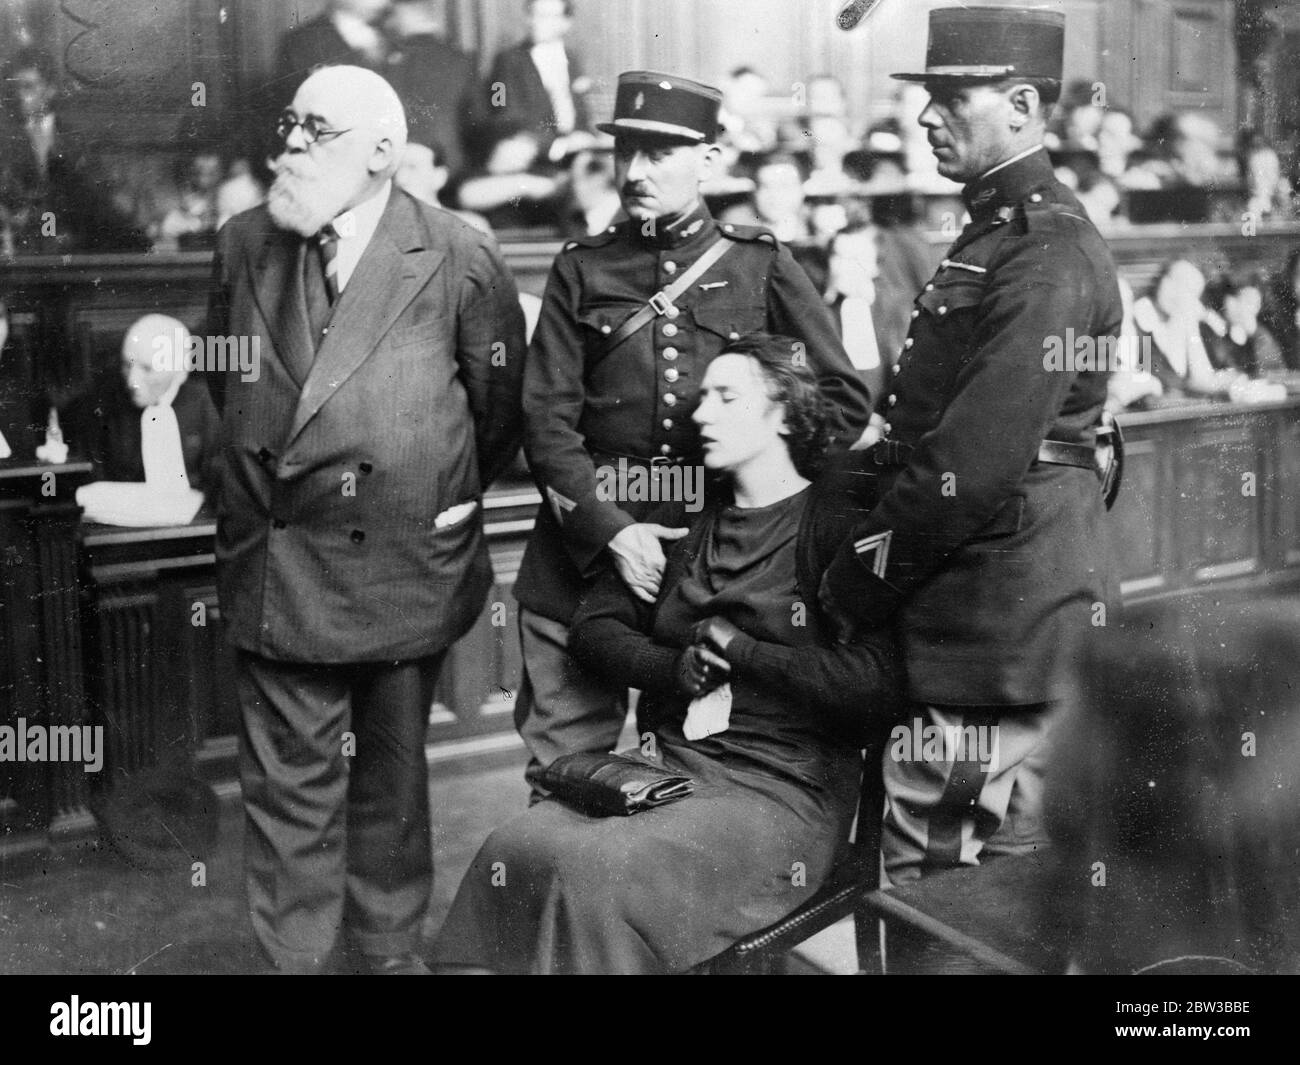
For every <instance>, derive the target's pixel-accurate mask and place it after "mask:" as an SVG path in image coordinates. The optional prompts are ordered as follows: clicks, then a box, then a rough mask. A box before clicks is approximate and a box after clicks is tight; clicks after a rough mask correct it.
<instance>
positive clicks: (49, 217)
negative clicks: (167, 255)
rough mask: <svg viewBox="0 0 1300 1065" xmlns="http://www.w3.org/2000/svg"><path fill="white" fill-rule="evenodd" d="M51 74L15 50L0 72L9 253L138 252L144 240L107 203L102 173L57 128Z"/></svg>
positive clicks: (41, 55)
mask: <svg viewBox="0 0 1300 1065" xmlns="http://www.w3.org/2000/svg"><path fill="white" fill-rule="evenodd" d="M58 100H59V82H58V69H57V67H56V65H55V63H54V59H53V57H52V56H50V55H49V53H47V52H43V51H41V50H40V49H36V48H20V49H19V50H18V51H17V52H15V53H14V55H13V56H12V57H11V58H10V59H9V61H8V62H7V63H6V64H5V65H4V67H3V68H0V216H3V217H4V218H7V220H8V228H9V232H10V237H9V239H10V240H11V241H12V244H13V247H14V250H15V251H17V252H28V253H31V254H39V253H46V254H62V253H67V252H76V251H143V250H145V249H147V248H148V246H149V245H148V238H147V237H146V236H145V234H144V232H143V231H142V230H141V228H140V227H138V226H137V225H136V224H135V223H134V221H133V220H132V218H131V217H130V215H129V214H128V213H127V212H125V211H124V210H123V209H122V207H120V206H119V205H118V203H117V202H116V201H115V199H114V190H113V189H112V188H110V187H109V185H108V183H107V181H106V180H105V177H104V169H103V167H102V166H100V165H99V164H98V162H97V161H96V160H95V159H94V158H93V157H92V156H91V155H90V154H89V153H88V152H86V151H83V150H82V149H81V148H80V147H79V146H78V145H77V144H76V142H75V141H74V140H73V139H72V138H71V137H70V136H69V134H68V132H67V130H65V129H64V125H63V120H62V116H61V115H60V112H59V108H58Z"/></svg>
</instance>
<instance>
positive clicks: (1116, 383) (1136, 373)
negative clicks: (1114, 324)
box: [1106, 276, 1165, 414]
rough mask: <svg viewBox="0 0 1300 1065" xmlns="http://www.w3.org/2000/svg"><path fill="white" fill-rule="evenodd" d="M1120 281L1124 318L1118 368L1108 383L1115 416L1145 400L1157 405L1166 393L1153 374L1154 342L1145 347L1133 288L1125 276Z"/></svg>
mask: <svg viewBox="0 0 1300 1065" xmlns="http://www.w3.org/2000/svg"><path fill="white" fill-rule="evenodd" d="M1116 282H1117V284H1118V285H1119V299H1120V303H1121V304H1122V305H1123V308H1124V317H1123V321H1122V322H1121V324H1120V329H1119V338H1118V340H1119V344H1118V348H1117V356H1118V358H1117V363H1118V365H1116V366H1115V368H1114V372H1113V373H1112V374H1111V375H1110V379H1109V380H1108V381H1107V382H1106V409H1107V410H1108V411H1110V412H1111V413H1112V414H1114V413H1115V412H1117V411H1121V410H1123V409H1124V408H1125V407H1130V406H1135V405H1137V404H1139V403H1140V402H1142V401H1144V400H1145V401H1147V403H1148V404H1152V403H1155V402H1156V401H1157V400H1158V399H1159V397H1160V396H1162V395H1163V394H1164V391H1165V388H1164V385H1162V384H1161V383H1160V380H1159V378H1157V377H1156V375H1155V374H1153V373H1152V372H1151V365H1150V361H1151V360H1150V359H1148V358H1147V352H1148V351H1149V350H1150V342H1149V340H1148V341H1147V342H1146V344H1145V345H1144V344H1143V338H1142V337H1141V335H1140V334H1139V333H1138V327H1137V323H1135V322H1134V321H1133V307H1134V304H1135V303H1136V299H1135V297H1134V295H1133V286H1132V285H1130V284H1129V283H1128V281H1127V280H1126V279H1125V278H1124V277H1122V276H1121V277H1119V278H1117V279H1116Z"/></svg>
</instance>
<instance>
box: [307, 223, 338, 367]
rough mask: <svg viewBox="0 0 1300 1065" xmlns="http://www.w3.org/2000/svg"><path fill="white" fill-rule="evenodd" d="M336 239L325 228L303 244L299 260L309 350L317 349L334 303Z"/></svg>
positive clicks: (336, 272)
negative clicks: (309, 333)
mask: <svg viewBox="0 0 1300 1065" xmlns="http://www.w3.org/2000/svg"><path fill="white" fill-rule="evenodd" d="M338 249H339V241H338V236H337V235H336V234H335V232H334V228H333V226H326V227H325V228H324V229H323V230H321V231H320V233H318V234H317V235H316V236H314V237H310V238H308V239H307V241H306V242H305V245H304V247H303V256H302V274H303V277H302V291H303V296H304V297H305V299H306V303H307V321H308V322H309V323H310V325H311V340H312V347H313V348H314V349H316V350H319V349H320V345H321V341H322V340H323V339H324V337H325V328H326V326H328V325H329V320H330V315H331V313H332V312H333V309H334V303H335V301H336V300H337V299H338V292H339V287H338V265H339V264H338Z"/></svg>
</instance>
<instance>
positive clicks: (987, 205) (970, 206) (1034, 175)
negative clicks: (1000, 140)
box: [961, 144, 1056, 222]
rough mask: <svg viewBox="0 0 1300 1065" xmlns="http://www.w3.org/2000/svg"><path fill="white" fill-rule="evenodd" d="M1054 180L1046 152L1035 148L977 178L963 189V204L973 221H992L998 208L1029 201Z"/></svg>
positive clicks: (1044, 149) (1038, 146)
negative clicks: (1030, 196)
mask: <svg viewBox="0 0 1300 1065" xmlns="http://www.w3.org/2000/svg"><path fill="white" fill-rule="evenodd" d="M1055 176H1056V175H1055V173H1054V171H1053V170H1052V163H1051V160H1049V159H1048V158H1047V149H1046V148H1044V147H1043V146H1042V145H1041V144H1039V145H1035V146H1034V147H1033V148H1029V149H1026V150H1025V151H1023V152H1021V153H1020V154H1019V155H1015V156H1012V157H1011V158H1010V159H1008V160H1007V161H1006V162H1004V163H999V164H998V165H997V166H995V167H994V168H993V169H992V170H988V171H985V172H984V173H983V174H981V175H980V176H979V177H977V178H976V179H975V180H974V181H972V182H971V183H970V184H969V185H967V186H966V187H965V188H964V189H962V194H961V195H962V200H964V201H965V203H966V210H968V211H969V212H970V216H971V218H972V219H973V220H975V221H977V222H981V221H984V220H986V219H988V218H991V217H992V216H993V215H994V214H995V213H997V210H998V208H1000V207H1008V206H1011V205H1012V204H1017V203H1019V202H1020V201H1021V200H1023V199H1026V198H1027V197H1028V196H1029V194H1030V193H1031V192H1033V191H1034V190H1035V189H1039V188H1042V187H1043V186H1044V185H1047V184H1049V183H1050V182H1051V181H1052V180H1053V179H1054V178H1055Z"/></svg>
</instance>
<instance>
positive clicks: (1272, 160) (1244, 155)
mask: <svg viewBox="0 0 1300 1065" xmlns="http://www.w3.org/2000/svg"><path fill="white" fill-rule="evenodd" d="M1237 165H1238V167H1239V169H1240V171H1241V180H1242V183H1243V184H1244V185H1245V186H1246V196H1247V199H1246V210H1247V211H1249V212H1250V213H1251V214H1253V215H1254V216H1255V217H1256V218H1259V219H1263V220H1270V219H1289V218H1292V217H1294V215H1295V209H1294V206H1293V202H1292V189H1291V182H1289V181H1288V180H1287V179H1286V178H1285V177H1284V176H1283V174H1282V162H1281V160H1280V159H1279V158H1278V154H1277V151H1276V150H1275V149H1274V148H1273V146H1272V145H1271V144H1269V143H1268V142H1267V141H1265V140H1264V139H1263V137H1261V136H1260V135H1259V134H1258V133H1256V132H1255V131H1254V130H1243V131H1242V133H1241V135H1240V136H1239V137H1238V139H1237Z"/></svg>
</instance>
